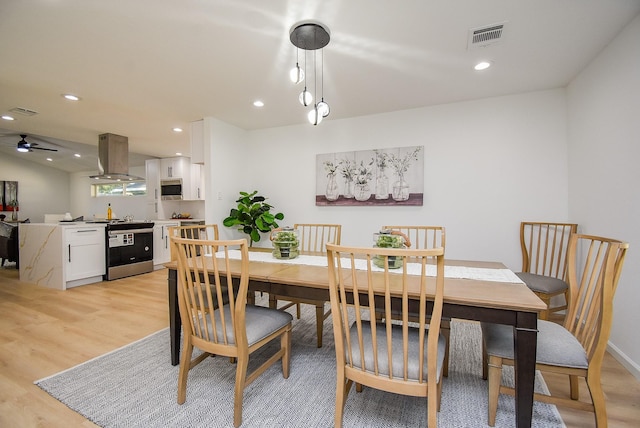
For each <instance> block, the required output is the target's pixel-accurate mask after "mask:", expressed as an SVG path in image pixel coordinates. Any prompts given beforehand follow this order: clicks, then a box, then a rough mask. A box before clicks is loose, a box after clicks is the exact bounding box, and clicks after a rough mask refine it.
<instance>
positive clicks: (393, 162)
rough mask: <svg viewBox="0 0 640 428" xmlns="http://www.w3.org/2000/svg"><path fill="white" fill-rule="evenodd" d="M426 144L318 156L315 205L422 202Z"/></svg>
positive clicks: (405, 203)
mask: <svg viewBox="0 0 640 428" xmlns="http://www.w3.org/2000/svg"><path fill="white" fill-rule="evenodd" d="M423 153H424V146H412V147H396V148H389V149H372V150H359V151H355V152H342V153H326V154H321V155H316V205H349V206H351V205H394V206H395V205H422V197H423V191H424V190H423V188H424V154H423Z"/></svg>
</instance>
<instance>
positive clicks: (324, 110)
mask: <svg viewBox="0 0 640 428" xmlns="http://www.w3.org/2000/svg"><path fill="white" fill-rule="evenodd" d="M317 109H318V112H319V113H320V114H321V115H322V117H327V116H329V111H330V110H329V104H327V103H326V102H324V98H323V99H322V101H320V102H319V103H318V106H317Z"/></svg>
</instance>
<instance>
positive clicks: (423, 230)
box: [382, 226, 451, 377]
mask: <svg viewBox="0 0 640 428" xmlns="http://www.w3.org/2000/svg"><path fill="white" fill-rule="evenodd" d="M382 229H389V230H396V231H399V232H402V233H403V234H404V235H406V236H407V238H408V239H409V242H408V245H407V246H408V247H409V248H414V249H417V250H419V249H429V248H439V247H442V248H445V246H446V234H445V228H444V226H382ZM440 332H441V333H442V334H443V335H444V337H445V339H446V341H447V346H446V348H445V349H446V351H445V354H444V376H445V377H447V376H449V338H450V336H451V318H447V317H445V318H442V322H441V324H440Z"/></svg>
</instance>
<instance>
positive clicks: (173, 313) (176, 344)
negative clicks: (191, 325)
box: [167, 269, 182, 366]
mask: <svg viewBox="0 0 640 428" xmlns="http://www.w3.org/2000/svg"><path fill="white" fill-rule="evenodd" d="M167 284H168V287H169V335H170V337H171V365H172V366H177V365H178V363H179V362H180V331H181V329H182V320H181V319H180V309H179V308H178V273H177V271H176V270H175V269H169V277H168V279H167Z"/></svg>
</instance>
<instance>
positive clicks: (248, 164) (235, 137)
mask: <svg viewBox="0 0 640 428" xmlns="http://www.w3.org/2000/svg"><path fill="white" fill-rule="evenodd" d="M203 127H204V138H205V141H204V156H205V159H206V161H205V165H206V168H204V170H205V187H204V191H205V222H206V223H207V224H218V226H219V228H220V237H221V238H223V239H231V238H238V237H243V238H244V237H246V235H243V236H240V235H236V234H235V231H234V230H230V229H228V228H225V227H224V226H223V225H222V220H224V218H225V217H227V216H228V215H229V211H230V210H231V208H233V207H235V206H236V203H235V201H236V199H238V198H239V197H240V194H239V193H238V192H240V191H253V190H254V189H253V187H255V186H258V185H259V181H258V182H257V183H256V182H253V181H252V180H253V177H254V174H252V172H251V168H252V166H253V164H254V161H253V159H254V156H253V153H251V152H250V151H249V149H248V145H247V142H246V140H247V133H246V131H244V130H242V129H240V128H236V127H234V126H231V125H229V124H226V123H224V122H222V121H220V120H218V119H215V118H211V117H206V118H204V124H203ZM250 187H251V189H249V188H250Z"/></svg>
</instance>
